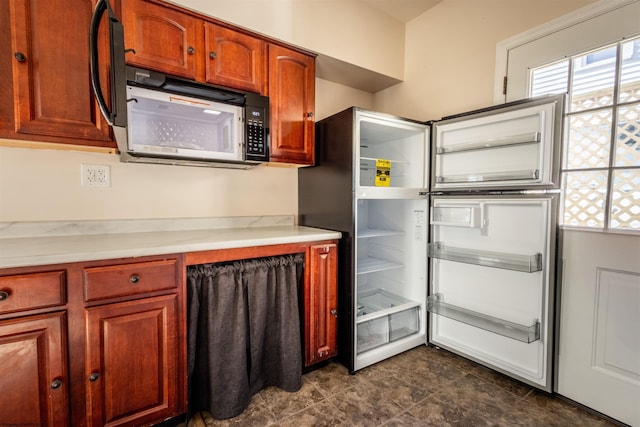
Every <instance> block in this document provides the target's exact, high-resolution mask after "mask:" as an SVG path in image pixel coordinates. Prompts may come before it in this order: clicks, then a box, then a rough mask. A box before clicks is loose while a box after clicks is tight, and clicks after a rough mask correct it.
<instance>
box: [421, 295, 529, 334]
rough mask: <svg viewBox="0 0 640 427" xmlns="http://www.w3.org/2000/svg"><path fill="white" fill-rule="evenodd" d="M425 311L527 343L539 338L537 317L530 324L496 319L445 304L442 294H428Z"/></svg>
mask: <svg viewBox="0 0 640 427" xmlns="http://www.w3.org/2000/svg"><path fill="white" fill-rule="evenodd" d="M427 311H429V312H431V313H432V314H437V315H440V316H444V317H448V318H450V319H453V320H457V321H459V322H462V323H466V324H467V325H471V326H475V327H477V328H480V329H483V330H485V331H489V332H493V333H495V334H498V335H502V336H505V337H508V338H513V339H514V340H518V341H521V342H524V343H527V344H529V343H532V342H534V341H537V340H539V339H540V322H539V321H538V319H534V320H533V322H532V324H531V325H520V324H517V323H513V322H510V321H508V320H504V319H498V318H496V317H493V316H487V315H486V314H482V313H478V312H476V311H472V310H467V309H466V308H462V307H458V306H455V305H451V304H447V303H445V302H444V297H443V295H442V294H435V295H430V296H429V297H428V300H427Z"/></svg>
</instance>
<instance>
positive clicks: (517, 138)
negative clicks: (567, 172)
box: [436, 132, 541, 154]
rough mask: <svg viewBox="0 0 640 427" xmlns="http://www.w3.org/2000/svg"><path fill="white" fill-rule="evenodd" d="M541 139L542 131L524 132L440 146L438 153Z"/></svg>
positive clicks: (534, 142)
mask: <svg viewBox="0 0 640 427" xmlns="http://www.w3.org/2000/svg"><path fill="white" fill-rule="evenodd" d="M540 141H541V138H540V132H533V133H524V134H521V135H512V136H507V137H502V138H492V139H485V140H483V141H473V142H465V143H462V144H455V145H450V146H448V147H438V148H437V149H436V154H447V153H459V152H463V151H472V150H484V149H487V148H501V147H508V146H511V145H520V144H537V143H539V142H540Z"/></svg>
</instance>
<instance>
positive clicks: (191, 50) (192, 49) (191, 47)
mask: <svg viewBox="0 0 640 427" xmlns="http://www.w3.org/2000/svg"><path fill="white" fill-rule="evenodd" d="M187 53H188V54H189V55H193V54H194V53H196V50H195V49H194V48H193V46H189V47H188V48H187Z"/></svg>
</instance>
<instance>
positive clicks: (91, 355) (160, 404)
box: [85, 294, 182, 426]
mask: <svg viewBox="0 0 640 427" xmlns="http://www.w3.org/2000/svg"><path fill="white" fill-rule="evenodd" d="M86 319H87V320H86V322H87V331H86V334H87V347H86V357H87V359H86V362H85V377H86V381H88V382H89V386H88V388H87V390H88V395H87V398H86V401H87V405H88V407H87V413H88V414H91V419H90V424H89V425H92V426H124V425H132V424H134V423H135V424H144V423H145V422H150V421H153V420H156V421H157V420H162V419H163V418H167V417H170V416H175V415H177V410H178V409H181V407H182V406H181V405H180V404H179V401H178V397H179V396H180V395H181V393H179V390H180V383H181V381H180V378H181V377H180V376H179V375H178V373H179V366H180V363H179V360H180V354H181V352H180V346H181V345H182V343H180V341H179V339H178V337H179V336H180V334H179V326H178V296H177V295H175V294H172V295H164V296H159V297H153V298H145V299H140V300H134V301H127V302H122V303H115V304H107V305H104V306H98V307H91V308H88V309H87V311H86Z"/></svg>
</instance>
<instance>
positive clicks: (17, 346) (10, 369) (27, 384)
mask: <svg viewBox="0 0 640 427" xmlns="http://www.w3.org/2000/svg"><path fill="white" fill-rule="evenodd" d="M65 330H66V321H65V314H64V312H56V313H50V314H45V315H38V316H26V317H22V318H18V319H12V320H2V321H0V390H2V397H1V398H0V425H2V426H51V427H53V426H67V425H70V424H69V399H68V393H69V378H68V374H67V352H66V348H67V341H66V333H65Z"/></svg>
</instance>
